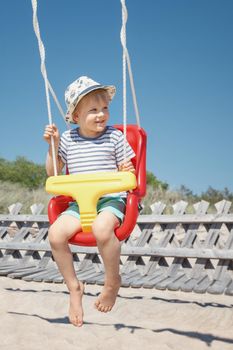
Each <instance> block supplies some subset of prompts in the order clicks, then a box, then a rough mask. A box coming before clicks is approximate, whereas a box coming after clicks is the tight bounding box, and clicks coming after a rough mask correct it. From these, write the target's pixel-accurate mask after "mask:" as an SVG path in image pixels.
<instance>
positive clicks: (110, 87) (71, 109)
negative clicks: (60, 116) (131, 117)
mask: <svg viewBox="0 0 233 350" xmlns="http://www.w3.org/2000/svg"><path fill="white" fill-rule="evenodd" d="M100 89H103V90H106V91H107V93H108V96H109V99H110V101H111V100H112V99H113V97H114V96H115V93H116V88H115V86H114V85H99V84H98V85H93V86H90V87H88V88H87V89H86V90H84V91H83V93H82V94H81V95H80V96H79V97H78V99H77V101H75V103H74V104H72V105H71V106H70V107H69V108H68V110H67V112H66V115H65V118H66V121H67V122H69V123H73V124H76V123H75V122H74V120H73V112H74V110H75V108H76V107H77V105H78V104H79V102H80V101H81V99H82V98H83V97H84V96H86V95H87V94H89V93H90V92H92V91H95V90H100Z"/></svg>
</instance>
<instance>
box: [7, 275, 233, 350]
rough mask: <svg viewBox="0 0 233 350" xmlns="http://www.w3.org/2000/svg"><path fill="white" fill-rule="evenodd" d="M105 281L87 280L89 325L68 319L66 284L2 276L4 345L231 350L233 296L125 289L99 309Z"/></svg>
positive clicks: (34, 349)
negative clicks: (112, 302) (101, 283)
mask: <svg viewBox="0 0 233 350" xmlns="http://www.w3.org/2000/svg"><path fill="white" fill-rule="evenodd" d="M100 291H101V286H97V285H86V286H85V295H84V299H83V305H84V313H85V315H84V325H83V327H81V328H76V327H74V326H73V325H71V324H70V323H69V321H68V318H67V309H68V298H69V296H68V293H67V290H66V286H65V285H64V284H54V283H44V282H26V281H23V280H17V279H11V278H8V277H0V293H1V306H0V314H1V325H0V333H1V344H0V349H1V350H8V349H12V350H39V349H44V348H46V349H47V350H55V349H56V350H73V349H81V350H92V349H95V350H97V349H101V350H107V349H111V350H115V349H116V350H126V349H129V350H130V349H134V350H142V349H143V350H152V349H153V350H157V349H159V350H168V349H176V350H187V349H189V350H190V349H195V350H204V349H211V350H220V349H221V350H223V349H224V350H225V349H226V350H227V349H229V350H230V349H232V348H233V298H232V297H231V296H227V295H211V294H194V293H184V292H180V291H178V292H172V291H167V290H165V291H161V290H156V289H142V288H140V289H133V288H121V289H120V291H119V296H118V298H117V302H116V305H115V306H114V309H113V310H112V311H111V312H110V313H108V314H103V313H100V312H98V311H97V310H96V309H94V306H93V304H94V301H95V299H96V297H97V295H98V294H99V293H100Z"/></svg>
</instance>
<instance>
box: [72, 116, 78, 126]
mask: <svg viewBox="0 0 233 350" xmlns="http://www.w3.org/2000/svg"><path fill="white" fill-rule="evenodd" d="M73 121H74V122H75V123H77V124H78V115H77V114H73Z"/></svg>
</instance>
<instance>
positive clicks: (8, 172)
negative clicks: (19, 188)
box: [0, 157, 47, 189]
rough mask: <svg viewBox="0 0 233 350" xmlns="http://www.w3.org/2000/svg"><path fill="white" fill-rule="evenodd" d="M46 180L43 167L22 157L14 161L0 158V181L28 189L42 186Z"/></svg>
mask: <svg viewBox="0 0 233 350" xmlns="http://www.w3.org/2000/svg"><path fill="white" fill-rule="evenodd" d="M46 178H47V175H46V171H45V167H44V165H39V164H35V163H33V162H31V161H29V160H27V159H26V158H24V157H17V158H16V160H15V161H12V162H10V161H7V160H5V159H3V158H0V180H1V181H9V182H13V183H21V184H22V185H23V186H25V187H27V188H29V189H36V188H38V187H40V186H43V185H44V183H45V180H46Z"/></svg>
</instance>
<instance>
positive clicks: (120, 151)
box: [115, 133, 135, 166]
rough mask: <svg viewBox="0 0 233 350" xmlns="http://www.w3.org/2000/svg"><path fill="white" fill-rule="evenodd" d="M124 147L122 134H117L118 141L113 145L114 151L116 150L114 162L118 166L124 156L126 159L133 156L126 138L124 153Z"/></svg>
mask: <svg viewBox="0 0 233 350" xmlns="http://www.w3.org/2000/svg"><path fill="white" fill-rule="evenodd" d="M124 147H125V139H124V134H122V133H121V134H120V135H119V139H118V142H117V143H116V146H115V152H116V163H117V166H119V164H120V163H122V162H123V161H124V160H125V158H126V159H127V160H129V159H132V158H134V157H135V153H134V150H133V149H132V147H131V146H130V144H129V143H128V141H127V140H126V155H124Z"/></svg>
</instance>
